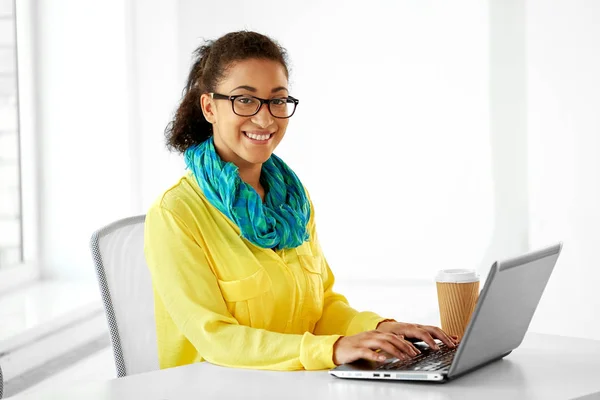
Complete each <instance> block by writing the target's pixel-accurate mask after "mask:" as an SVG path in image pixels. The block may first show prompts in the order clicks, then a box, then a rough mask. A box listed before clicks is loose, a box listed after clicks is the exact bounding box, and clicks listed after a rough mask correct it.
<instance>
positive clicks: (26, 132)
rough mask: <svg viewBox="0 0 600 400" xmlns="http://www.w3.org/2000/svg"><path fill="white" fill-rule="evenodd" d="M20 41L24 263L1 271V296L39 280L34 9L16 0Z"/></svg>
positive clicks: (19, 126) (28, 1)
mask: <svg viewBox="0 0 600 400" xmlns="http://www.w3.org/2000/svg"><path fill="white" fill-rule="evenodd" d="M13 7H14V8H13V9H14V18H15V40H16V75H17V113H18V120H17V130H18V135H19V139H18V140H19V176H20V179H19V180H20V194H19V196H20V207H21V255H22V262H21V263H18V264H15V265H12V266H8V267H5V268H3V269H1V270H0V294H2V293H5V292H7V291H10V290H12V289H14V288H16V287H19V286H22V285H26V284H28V283H31V282H34V281H36V280H39V279H40V277H41V268H40V263H39V226H40V224H39V211H38V210H39V207H38V204H39V197H38V192H39V190H38V187H39V186H38V171H37V169H38V167H39V164H38V162H37V160H38V159H39V153H40V149H39V147H38V143H39V142H38V141H37V140H36V139H37V130H36V126H37V125H36V120H37V118H36V115H37V114H36V100H35V99H36V98H35V90H34V88H35V83H36V79H35V78H36V68H35V67H36V64H35V38H36V30H35V23H34V16H35V13H34V10H35V8H34V5H33V1H32V0H19V1H16V0H13Z"/></svg>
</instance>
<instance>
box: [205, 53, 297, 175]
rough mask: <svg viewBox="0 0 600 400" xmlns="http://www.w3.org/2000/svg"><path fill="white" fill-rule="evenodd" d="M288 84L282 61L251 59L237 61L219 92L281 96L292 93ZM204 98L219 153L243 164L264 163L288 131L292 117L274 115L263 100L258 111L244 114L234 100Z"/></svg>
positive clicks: (249, 165)
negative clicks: (234, 107)
mask: <svg viewBox="0 0 600 400" xmlns="http://www.w3.org/2000/svg"><path fill="white" fill-rule="evenodd" d="M287 84H288V80H287V78H286V75H285V69H284V67H283V66H282V65H281V64H280V63H278V62H276V61H271V60H259V59H250V60H245V61H239V62H236V63H234V64H233V65H232V66H231V67H230V68H229V70H228V72H227V74H226V76H225V77H224V79H223V80H222V81H221V82H220V83H219V84H218V86H217V88H216V89H215V93H219V94H223V95H226V96H235V95H240V94H243V95H251V96H256V97H260V98H263V99H272V98H281V97H287V96H288V95H289V94H288V90H287ZM201 102H202V111H203V112H204V116H205V117H206V119H207V120H208V122H210V123H212V124H213V132H214V142H215V148H216V149H217V152H218V153H219V156H221V158H222V159H223V160H224V161H226V162H233V163H234V164H236V165H237V166H238V167H239V168H248V167H252V166H255V165H257V164H258V165H262V164H263V163H264V162H265V161H267V160H268V159H269V157H271V154H272V153H273V151H274V150H275V148H276V147H277V145H278V144H279V142H281V139H283V136H284V135H285V130H286V128H287V125H288V121H289V120H288V119H282V118H275V117H273V115H271V113H270V112H269V109H268V106H267V104H263V105H262V106H261V108H260V110H259V111H258V113H257V114H255V115H253V116H251V117H243V116H239V115H237V114H235V113H234V112H233V109H232V106H231V101H230V100H220V99H214V98H211V96H210V95H208V94H203V95H202V98H201ZM249 135H250V136H249Z"/></svg>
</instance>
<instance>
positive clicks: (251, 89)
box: [229, 85, 288, 93]
mask: <svg viewBox="0 0 600 400" xmlns="http://www.w3.org/2000/svg"><path fill="white" fill-rule="evenodd" d="M238 89H245V90H248V91H249V92H253V93H256V92H257V90H256V88H254V87H252V86H248V85H242V86H238V87H236V88H235V89H233V90H231V91H230V92H229V93H231V92H233V91H235V90H238ZM280 90H285V91H286V92H287V91H288V90H287V88H286V87H284V86H279V87H276V88H275V89H273V90H271V93H275V92H279V91H280Z"/></svg>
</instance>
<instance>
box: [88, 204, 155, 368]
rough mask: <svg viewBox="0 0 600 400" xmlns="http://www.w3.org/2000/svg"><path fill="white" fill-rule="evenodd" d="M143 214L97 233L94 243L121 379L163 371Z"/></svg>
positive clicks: (114, 223) (98, 274) (92, 244)
mask: <svg viewBox="0 0 600 400" xmlns="http://www.w3.org/2000/svg"><path fill="white" fill-rule="evenodd" d="M145 218H146V217H145V215H140V216H137V217H131V218H126V219H122V220H120V221H116V222H113V223H112V224H110V225H108V226H106V227H104V228H102V229H100V230H98V231H96V232H94V234H93V235H92V239H91V242H90V247H91V250H92V256H93V257H94V263H95V265H96V274H97V277H98V283H99V285H100V291H101V292H102V300H103V302H104V311H105V312H106V318H107V320H108V325H109V328H110V336H111V340H112V345H113V353H114V357H115V365H116V367H117V376H118V377H122V376H126V375H132V374H137V373H141V372H147V371H153V370H157V369H159V364H158V350H157V342H156V325H155V318H154V297H153V296H154V294H153V290H152V280H151V277H150V271H149V270H148V267H147V265H146V259H145V256H144V221H145Z"/></svg>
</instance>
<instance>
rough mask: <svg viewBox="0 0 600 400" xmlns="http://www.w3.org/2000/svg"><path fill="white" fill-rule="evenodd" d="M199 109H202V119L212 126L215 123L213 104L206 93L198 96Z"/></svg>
mask: <svg viewBox="0 0 600 400" xmlns="http://www.w3.org/2000/svg"><path fill="white" fill-rule="evenodd" d="M200 107H201V108H202V114H204V118H206V120H207V121H208V122H210V123H211V124H214V123H215V121H216V116H215V111H216V110H215V103H214V101H213V99H212V97H211V96H210V94H208V93H203V94H202V96H200Z"/></svg>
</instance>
